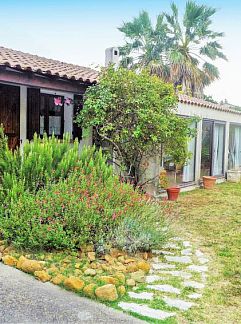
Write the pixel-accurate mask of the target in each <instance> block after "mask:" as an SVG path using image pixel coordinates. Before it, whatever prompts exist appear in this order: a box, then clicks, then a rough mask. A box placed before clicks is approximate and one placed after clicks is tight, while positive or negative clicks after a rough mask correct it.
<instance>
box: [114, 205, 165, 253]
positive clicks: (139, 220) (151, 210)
mask: <svg viewBox="0 0 241 324" xmlns="http://www.w3.org/2000/svg"><path fill="white" fill-rule="evenodd" d="M163 228H165V227H164V218H163V217H162V215H161V214H160V209H159V208H157V206H156V205H155V204H153V203H149V204H146V205H145V206H143V212H142V215H140V217H136V218H125V219H124V220H123V222H121V223H120V225H119V226H118V227H117V228H116V229H115V230H114V231H113V233H112V234H111V235H110V241H111V242H112V244H113V245H114V246H115V247H117V248H119V249H121V250H124V251H126V252H128V253H136V252H137V251H142V252H148V251H151V250H152V249H158V248H159V247H160V246H162V245H163V243H164V242H165V240H166V239H167V233H166V232H165V231H163Z"/></svg>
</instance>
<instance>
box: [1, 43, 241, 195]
mask: <svg viewBox="0 0 241 324" xmlns="http://www.w3.org/2000/svg"><path fill="white" fill-rule="evenodd" d="M118 58H119V52H118V48H114V47H113V48H109V49H107V50H106V65H108V64H109V63H110V62H111V63H114V64H116V65H118ZM97 77H98V73H97V72H96V71H95V70H92V69H90V68H86V67H81V66H78V65H73V64H68V63H63V62H59V61H56V60H51V59H46V58H43V57H39V56H36V55H31V54H26V53H22V52H19V51H15V50H11V49H7V48H4V47H0V123H2V124H3V125H4V128H5V133H6V134H7V135H8V137H9V145H10V147H12V148H14V147H16V146H18V145H19V144H21V143H23V142H24V141H25V140H26V139H30V140H31V139H32V137H33V134H34V133H35V132H36V133H37V134H40V135H42V134H43V133H44V132H46V133H47V134H48V135H52V134H53V133H54V134H55V136H57V137H59V138H61V137H62V136H63V133H64V132H69V133H70V134H72V137H73V138H76V137H77V138H78V139H79V140H80V144H81V145H82V144H84V143H85V144H91V143H92V140H91V136H90V137H89V138H87V139H85V138H82V130H81V128H79V127H78V126H77V125H76V124H75V122H74V116H75V114H76V113H77V111H78V110H79V109H81V107H82V99H83V94H84V92H85V91H86V88H87V87H89V86H91V85H93V84H95V83H96V82H97ZM177 114H178V115H180V116H182V118H190V117H193V116H197V117H198V118H199V119H198V121H197V122H195V123H193V125H192V127H194V128H196V129H197V136H196V138H194V139H192V140H191V141H190V142H189V144H188V145H189V151H190V152H191V153H192V156H191V158H190V160H189V161H188V163H187V164H186V165H184V166H178V165H175V164H174V163H173V161H172V159H171V157H168V156H165V155H164V156H162V157H159V156H158V157H156V158H155V159H154V160H152V161H150V164H149V169H148V177H150V178H156V179H157V178H158V175H159V172H160V169H161V167H163V168H164V169H166V171H167V175H168V178H169V180H170V184H178V185H180V186H181V187H182V188H183V190H184V189H185V190H186V189H189V188H193V187H195V186H198V185H199V183H200V180H201V179H202V176H203V175H214V176H216V177H217V178H218V179H219V181H222V180H223V179H225V177H226V175H227V172H228V170H239V169H240V170H241V111H240V110H237V109H234V107H232V106H230V105H227V104H214V103H211V102H207V101H205V100H202V99H197V98H191V97H188V96H186V95H180V96H179V104H178V107H177ZM148 191H150V192H157V180H155V181H154V182H153V183H152V184H151V185H150V187H149V188H148Z"/></svg>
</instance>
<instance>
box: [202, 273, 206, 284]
mask: <svg viewBox="0 0 241 324" xmlns="http://www.w3.org/2000/svg"><path fill="white" fill-rule="evenodd" d="M201 277H202V281H203V282H206V280H207V274H206V273H205V272H202V273H201Z"/></svg>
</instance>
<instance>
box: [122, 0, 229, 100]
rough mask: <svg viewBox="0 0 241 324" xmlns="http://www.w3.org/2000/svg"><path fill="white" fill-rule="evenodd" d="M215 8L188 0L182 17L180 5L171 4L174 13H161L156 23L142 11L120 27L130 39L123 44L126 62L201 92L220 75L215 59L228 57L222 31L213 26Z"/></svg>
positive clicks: (188, 90) (176, 84) (186, 88)
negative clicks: (221, 41) (225, 53)
mask: <svg viewBox="0 0 241 324" xmlns="http://www.w3.org/2000/svg"><path fill="white" fill-rule="evenodd" d="M215 13H216V9H214V8H211V7H209V6H206V5H198V4H196V2H194V1H187V3H186V7H185V13H184V16H183V18H182V19H181V18H180V16H179V11H178V8H177V6H176V5H175V4H174V3H172V4H171V14H168V13H161V14H160V15H158V17H157V23H156V26H155V27H153V26H152V24H151V20H150V17H149V15H148V13H147V12H145V11H144V12H141V13H140V15H139V16H138V17H137V18H134V20H133V21H132V22H127V23H124V24H123V26H121V27H120V28H119V30H120V31H121V32H122V33H124V35H125V37H126V39H127V41H126V44H125V45H124V46H123V47H121V48H120V53H121V55H122V60H121V63H122V65H123V66H127V67H134V68H136V67H137V66H138V67H139V68H143V67H147V66H148V67H150V69H151V72H152V73H155V74H157V75H159V76H160V77H161V78H162V79H163V80H165V81H167V82H172V83H173V84H174V85H175V86H179V85H180V86H182V88H183V91H185V93H187V94H191V95H200V94H201V95H202V93H203V88H204V87H205V86H207V85H209V84H210V83H211V82H213V81H214V80H216V79H218V78H219V71H218V69H217V67H216V66H215V65H213V64H212V61H214V60H216V59H218V58H221V59H225V60H226V56H225V55H224V54H223V52H222V46H221V45H220V43H219V39H220V38H221V37H223V36H224V34H223V33H220V32H215V31H213V30H212V26H211V25H212V18H213V16H214V14H215Z"/></svg>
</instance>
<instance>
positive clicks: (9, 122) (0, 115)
mask: <svg viewBox="0 0 241 324" xmlns="http://www.w3.org/2000/svg"><path fill="white" fill-rule="evenodd" d="M0 124H2V125H3V127H4V133H5V134H6V135H7V137H8V144H9V147H10V148H11V149H15V148H16V147H17V146H19V144H20V88H19V87H16V86H12V85H6V84H0Z"/></svg>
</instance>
